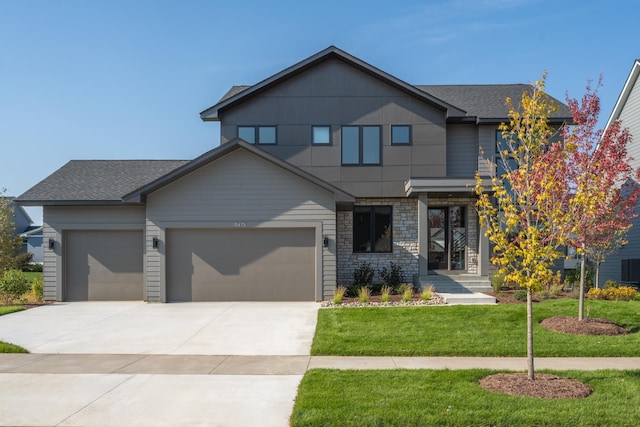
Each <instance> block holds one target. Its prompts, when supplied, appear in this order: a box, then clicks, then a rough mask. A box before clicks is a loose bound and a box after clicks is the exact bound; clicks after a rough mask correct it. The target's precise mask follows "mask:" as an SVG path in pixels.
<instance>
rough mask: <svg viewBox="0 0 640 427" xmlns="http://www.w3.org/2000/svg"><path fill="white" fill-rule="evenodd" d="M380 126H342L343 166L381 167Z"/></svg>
mask: <svg viewBox="0 0 640 427" xmlns="http://www.w3.org/2000/svg"><path fill="white" fill-rule="evenodd" d="M381 153H382V140H381V138H380V126H342V164H343V165H379V164H380V163H381V161H380V159H381V157H382V154H381Z"/></svg>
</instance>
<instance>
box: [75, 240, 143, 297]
mask: <svg viewBox="0 0 640 427" xmlns="http://www.w3.org/2000/svg"><path fill="white" fill-rule="evenodd" d="M142 246H143V238H142V231H137V230H131V231H130V230H117V231H111V230H109V231H98V230H77V231H76V230H74V231H68V232H66V233H65V295H64V298H65V300H67V301H128V300H133V301H135V300H142V299H143V280H144V279H143V247H142Z"/></svg>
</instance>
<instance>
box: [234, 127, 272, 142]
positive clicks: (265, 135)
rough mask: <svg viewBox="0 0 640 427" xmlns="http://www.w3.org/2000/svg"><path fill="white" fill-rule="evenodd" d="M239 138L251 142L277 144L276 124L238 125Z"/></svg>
mask: <svg viewBox="0 0 640 427" xmlns="http://www.w3.org/2000/svg"><path fill="white" fill-rule="evenodd" d="M238 138H240V139H244V140H245V141H247V142H248V143H250V144H275V143H276V127H275V126H238Z"/></svg>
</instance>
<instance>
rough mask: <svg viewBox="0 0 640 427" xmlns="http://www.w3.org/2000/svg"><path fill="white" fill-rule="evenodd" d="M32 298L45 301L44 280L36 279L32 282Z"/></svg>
mask: <svg viewBox="0 0 640 427" xmlns="http://www.w3.org/2000/svg"><path fill="white" fill-rule="evenodd" d="M31 296H32V297H33V298H34V299H35V300H36V301H42V300H43V299H44V283H43V281H42V279H35V280H34V281H33V282H31Z"/></svg>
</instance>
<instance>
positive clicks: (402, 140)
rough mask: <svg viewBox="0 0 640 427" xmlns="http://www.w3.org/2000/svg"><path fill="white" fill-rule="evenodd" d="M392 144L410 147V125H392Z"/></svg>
mask: <svg viewBox="0 0 640 427" xmlns="http://www.w3.org/2000/svg"><path fill="white" fill-rule="evenodd" d="M391 144H394V145H395V144H397V145H408V144H411V126H410V125H391Z"/></svg>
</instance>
